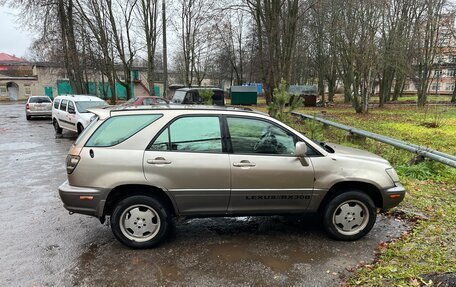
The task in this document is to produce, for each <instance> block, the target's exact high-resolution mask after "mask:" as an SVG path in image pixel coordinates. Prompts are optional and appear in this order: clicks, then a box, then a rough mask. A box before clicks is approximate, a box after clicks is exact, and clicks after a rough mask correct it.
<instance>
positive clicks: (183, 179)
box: [143, 115, 230, 215]
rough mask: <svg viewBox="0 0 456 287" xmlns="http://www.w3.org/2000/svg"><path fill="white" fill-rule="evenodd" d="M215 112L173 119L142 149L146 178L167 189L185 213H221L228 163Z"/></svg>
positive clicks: (224, 205) (227, 190)
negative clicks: (213, 114) (209, 114)
mask: <svg viewBox="0 0 456 287" xmlns="http://www.w3.org/2000/svg"><path fill="white" fill-rule="evenodd" d="M224 149H225V147H224V146H223V144H222V137H221V129H220V119H219V117H218V116H204V115H202V116H186V117H181V118H178V119H176V120H174V121H173V122H172V123H171V124H169V125H168V126H167V127H166V128H165V129H164V130H163V131H162V132H161V133H160V134H159V135H158V136H157V137H156V138H155V139H154V141H153V142H152V144H151V145H150V146H149V147H148V148H147V150H146V151H145V153H144V160H143V166H144V172H145V176H146V179H147V180H148V181H149V182H150V183H151V185H155V186H157V187H159V188H162V189H164V190H167V191H168V192H169V193H170V194H171V195H172V197H173V198H174V201H175V203H176V205H177V207H178V209H179V212H180V213H181V214H184V215H191V214H194V213H196V214H224V213H226V210H227V207H228V202H229V197H230V167H229V160H228V154H227V153H225V152H224Z"/></svg>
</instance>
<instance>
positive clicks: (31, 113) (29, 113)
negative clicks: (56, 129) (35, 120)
mask: <svg viewBox="0 0 456 287" xmlns="http://www.w3.org/2000/svg"><path fill="white" fill-rule="evenodd" d="M25 114H26V115H27V116H40V117H50V116H52V111H51V110H49V111H32V110H25Z"/></svg>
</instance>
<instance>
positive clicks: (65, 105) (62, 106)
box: [60, 100, 68, 111]
mask: <svg viewBox="0 0 456 287" xmlns="http://www.w3.org/2000/svg"><path fill="white" fill-rule="evenodd" d="M67 103H68V100H62V103H61V104H60V110H62V111H66V109H67Z"/></svg>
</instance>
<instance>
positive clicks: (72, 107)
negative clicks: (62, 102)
mask: <svg viewBox="0 0 456 287" xmlns="http://www.w3.org/2000/svg"><path fill="white" fill-rule="evenodd" d="M68 112H69V113H70V114H74V113H76V110H75V109H74V104H73V102H72V101H68Z"/></svg>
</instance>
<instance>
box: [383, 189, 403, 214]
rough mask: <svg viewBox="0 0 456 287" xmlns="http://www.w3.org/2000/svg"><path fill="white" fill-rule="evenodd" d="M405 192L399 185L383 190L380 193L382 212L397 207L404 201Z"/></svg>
mask: <svg viewBox="0 0 456 287" xmlns="http://www.w3.org/2000/svg"><path fill="white" fill-rule="evenodd" d="M405 192H406V189H405V187H404V186H403V185H402V184H400V183H396V186H394V187H391V188H387V189H384V190H383V191H382V197H383V210H387V209H390V208H393V207H395V206H397V205H398V204H399V203H400V202H401V201H402V200H404V197H405Z"/></svg>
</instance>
